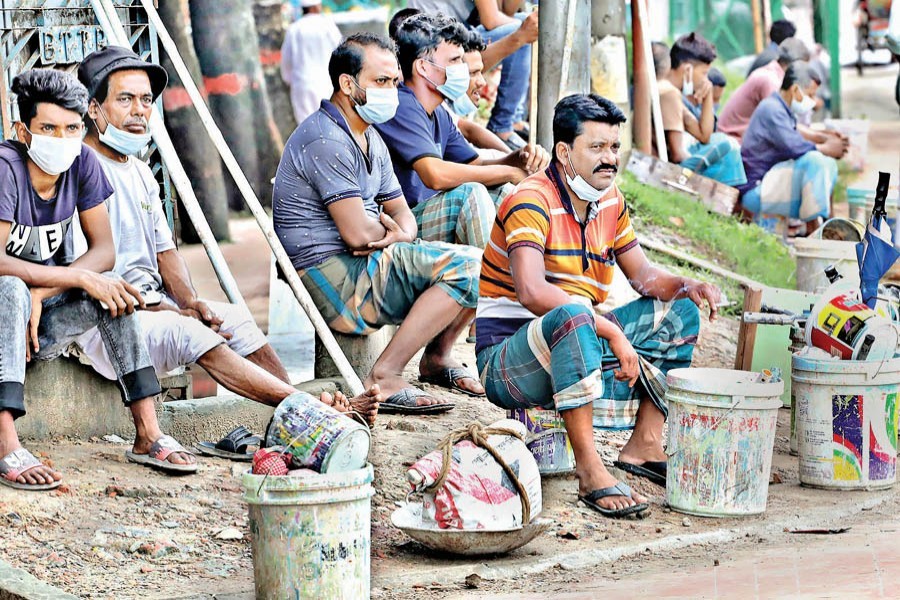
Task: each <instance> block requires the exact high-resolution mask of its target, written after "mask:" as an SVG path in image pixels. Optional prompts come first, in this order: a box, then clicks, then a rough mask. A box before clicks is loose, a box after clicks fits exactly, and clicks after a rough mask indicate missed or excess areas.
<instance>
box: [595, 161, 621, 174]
mask: <svg viewBox="0 0 900 600" xmlns="http://www.w3.org/2000/svg"><path fill="white" fill-rule="evenodd" d="M600 171H612V172H613V173H614V174H615V173H618V172H619V167H617V166H616V165H613V164H610V163H600V164H599V165H597V166H596V167H594V173H599V172H600Z"/></svg>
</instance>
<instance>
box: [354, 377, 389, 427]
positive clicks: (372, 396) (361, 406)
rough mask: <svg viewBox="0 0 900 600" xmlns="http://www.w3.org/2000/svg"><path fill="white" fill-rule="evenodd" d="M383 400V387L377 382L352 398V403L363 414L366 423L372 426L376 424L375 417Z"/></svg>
mask: <svg viewBox="0 0 900 600" xmlns="http://www.w3.org/2000/svg"><path fill="white" fill-rule="evenodd" d="M383 401H384V396H383V395H382V394H381V388H380V387H379V386H378V384H377V383H376V384H374V385H371V386H369V388H368V389H367V390H366V391H365V392H363V393H362V394H360V395H359V396H355V397H353V398H351V399H350V405H351V406H352V407H353V410H355V411H356V412H358V413H359V414H361V415H362V416H363V418H364V419H365V420H366V423H368V424H369V427H371V426H372V425H374V424H375V417H376V416H378V405H379V404H381V403H382V402H383Z"/></svg>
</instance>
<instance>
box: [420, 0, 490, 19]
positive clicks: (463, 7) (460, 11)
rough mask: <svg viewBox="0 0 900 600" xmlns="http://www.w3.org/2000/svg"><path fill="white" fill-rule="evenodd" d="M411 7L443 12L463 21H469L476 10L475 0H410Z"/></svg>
mask: <svg viewBox="0 0 900 600" xmlns="http://www.w3.org/2000/svg"><path fill="white" fill-rule="evenodd" d="M409 7H410V8H417V9H419V10H420V11H422V12H423V13H427V14H432V15H433V14H437V13H443V14H445V15H447V16H449V17H454V18H456V19H459V20H460V21H462V22H463V23H466V22H469V21H470V17H471V16H472V13H473V12H476V9H475V2H474V0H409Z"/></svg>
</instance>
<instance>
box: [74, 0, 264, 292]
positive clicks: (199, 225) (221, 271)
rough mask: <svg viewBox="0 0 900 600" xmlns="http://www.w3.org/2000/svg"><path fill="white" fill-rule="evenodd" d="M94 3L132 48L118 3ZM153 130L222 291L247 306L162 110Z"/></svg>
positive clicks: (108, 27) (107, 26)
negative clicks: (198, 197)
mask: <svg viewBox="0 0 900 600" xmlns="http://www.w3.org/2000/svg"><path fill="white" fill-rule="evenodd" d="M91 5H92V7H93V9H94V13H95V14H96V15H97V21H98V22H99V23H100V27H101V28H102V29H103V31H104V33H105V34H106V38H107V39H108V40H109V42H110V43H111V44H113V45H116V46H124V47H126V48H128V49H131V42H130V41H129V39H128V35H127V34H126V33H125V28H124V27H123V26H122V22H121V21H120V20H119V15H118V14H117V13H116V9H115V6H113V4H112V2H111V0H91ZM150 132H151V133H152V134H153V140H154V141H155V142H156V145H157V147H158V148H159V153H160V155H161V156H162V159H163V161H164V162H165V163H166V167H168V170H169V177H170V178H171V179H172V183H174V184H175V189H177V190H178V194H179V195H180V196H181V203H182V205H183V206H184V209H185V211H186V212H187V215H188V218H189V219H190V220H191V223H193V225H194V228H195V229H196V230H197V235H198V236H199V237H200V242H201V243H202V244H203V248H204V249H205V250H206V254H207V255H208V256H209V261H210V262H211V263H212V266H213V270H214V271H215V273H216V277H217V278H218V279H219V284H220V285H221V286H222V290H223V291H224V292H225V295H226V296H227V297H228V300H229V301H230V302H231V303H232V304H237V305H240V306H243V307H246V306H247V303H246V302H245V301H244V297H243V296H242V295H241V291H240V290H239V289H238V285H237V282H236V281H235V279H234V276H233V275H232V274H231V270H230V269H229V268H228V263H227V262H225V257H224V256H223V255H222V251H221V249H220V248H219V245H218V244H217V243H216V238H215V236H214V235H213V233H212V230H211V229H210V228H209V223H208V222H207V221H206V217H205V216H204V215H203V208H202V207H201V206H200V201H199V200H197V196H196V194H194V188H193V186H192V184H191V180H190V177H188V174H187V172H186V171H185V170H184V165H182V164H181V160H180V159H179V158H178V153H177V152H176V151H175V146H174V145H173V144H172V139H171V138H170V137H169V132H168V130H167V129H166V126H165V124H164V123H163V120H162V117H161V116H160V114H159V111H153V113H152V115H151V117H150Z"/></svg>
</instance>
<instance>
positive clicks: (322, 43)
mask: <svg viewBox="0 0 900 600" xmlns="http://www.w3.org/2000/svg"><path fill="white" fill-rule="evenodd" d="M340 42H341V32H340V31H339V30H338V28H337V25H335V24H334V21H332V20H331V19H330V18H328V17H327V16H325V15H321V14H309V15H305V16H303V17H301V18H300V19H298V20H297V21H296V22H294V23H293V24H292V25H291V26H290V27H288V30H287V32H286V33H285V36H284V45H283V46H282V49H281V52H282V75H283V77H284V80H285V81H286V82H288V83H289V84H290V85H291V86H295V85H299V86H304V85H305V86H310V85H326V86H327V87H326V88H325V89H326V91H327V90H328V89H329V87H330V81H331V80H330V79H329V77H328V60H329V59H330V58H331V53H332V52H333V51H334V49H335V48H337V45H338V44H339V43H340Z"/></svg>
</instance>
